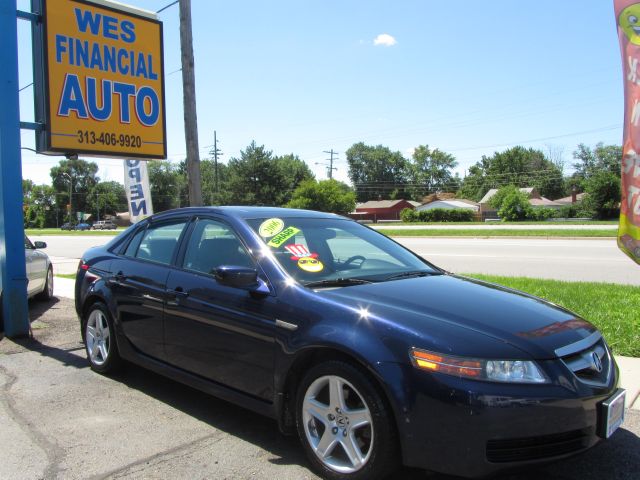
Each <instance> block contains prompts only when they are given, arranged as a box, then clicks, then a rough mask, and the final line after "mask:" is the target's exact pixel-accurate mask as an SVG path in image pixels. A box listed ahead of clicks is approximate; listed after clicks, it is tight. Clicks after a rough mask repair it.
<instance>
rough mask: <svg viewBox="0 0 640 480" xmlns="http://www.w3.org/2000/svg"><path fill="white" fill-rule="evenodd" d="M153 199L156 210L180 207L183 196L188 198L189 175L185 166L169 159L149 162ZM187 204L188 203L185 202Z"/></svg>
mask: <svg viewBox="0 0 640 480" xmlns="http://www.w3.org/2000/svg"><path fill="white" fill-rule="evenodd" d="M147 169H148V171H149V184H150V187H151V201H152V202H153V211H154V212H163V211H165V210H170V209H172V208H178V207H179V206H180V204H181V201H180V200H181V198H186V197H184V195H183V192H186V188H187V177H186V174H185V172H184V167H181V166H180V165H176V164H173V163H171V162H169V161H167V160H159V161H153V162H147ZM185 204H186V203H185Z"/></svg>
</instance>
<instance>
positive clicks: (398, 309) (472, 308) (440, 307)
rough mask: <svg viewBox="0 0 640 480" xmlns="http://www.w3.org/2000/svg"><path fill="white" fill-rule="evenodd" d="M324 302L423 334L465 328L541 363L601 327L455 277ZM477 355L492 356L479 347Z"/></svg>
mask: <svg viewBox="0 0 640 480" xmlns="http://www.w3.org/2000/svg"><path fill="white" fill-rule="evenodd" d="M316 293H317V294H318V295H320V296H321V297H323V298H325V299H327V300H331V301H334V302H338V303H340V304H342V305H346V306H348V307H351V308H353V309H366V310H367V312H368V314H370V315H372V316H375V317H377V318H382V319H385V320H387V321H390V322H392V323H393V324H395V325H398V326H400V327H402V328H404V329H410V330H412V331H413V332H417V333H418V334H421V333H423V334H425V335H430V334H431V332H432V331H433V330H438V331H439V332H443V331H444V332H445V334H446V332H447V330H449V331H450V335H456V334H457V332H460V330H459V328H464V329H469V330H473V331H475V332H478V333H481V334H484V335H486V336H489V337H492V338H494V339H496V340H498V341H500V342H507V343H509V344H511V345H512V346H514V347H516V348H518V349H519V350H522V351H524V352H527V353H528V354H529V355H531V356H532V357H533V358H536V359H540V360H541V359H549V358H556V357H557V355H556V353H555V350H556V349H558V348H560V347H563V346H566V345H569V344H571V343H574V342H577V341H579V340H581V339H583V338H585V337H588V336H589V335H590V334H592V333H593V332H594V331H595V330H596V328H595V327H594V326H593V325H591V324H590V323H588V322H586V321H585V320H583V319H581V318H579V317H577V316H576V315H575V314H573V313H571V312H569V311H568V310H565V309H563V308H561V307H559V306H557V305H553V304H551V303H549V302H546V301H544V300H542V299H540V298H537V297H533V296H531V295H527V294H525V293H522V292H519V291H517V290H511V289H508V288H506V287H502V286H499V285H495V284H491V283H487V282H482V281H479V280H475V279H470V278H466V277H459V276H455V275H434V276H429V277H419V278H408V279H401V280H394V281H388V282H380V283H371V284H365V285H357V286H350V287H344V288H338V289H322V290H318V291H317V292H316ZM477 352H478V353H477V355H480V354H483V355H490V353H491V352H490V351H489V352H483V351H482V347H481V346H478V349H477Z"/></svg>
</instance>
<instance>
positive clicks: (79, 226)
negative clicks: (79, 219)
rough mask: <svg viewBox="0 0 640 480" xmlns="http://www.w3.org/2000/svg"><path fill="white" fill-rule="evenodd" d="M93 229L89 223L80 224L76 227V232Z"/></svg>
mask: <svg viewBox="0 0 640 480" xmlns="http://www.w3.org/2000/svg"><path fill="white" fill-rule="evenodd" d="M89 229H91V225H89V224H88V223H84V222H83V223H79V224H77V225H76V226H75V228H74V230H89Z"/></svg>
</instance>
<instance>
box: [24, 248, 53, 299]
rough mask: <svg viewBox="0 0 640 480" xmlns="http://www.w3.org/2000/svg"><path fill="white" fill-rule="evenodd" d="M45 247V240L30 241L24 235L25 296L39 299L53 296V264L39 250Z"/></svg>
mask: <svg viewBox="0 0 640 480" xmlns="http://www.w3.org/2000/svg"><path fill="white" fill-rule="evenodd" d="M43 248H47V244H46V243H45V242H35V243H32V242H31V240H29V239H28V238H27V237H26V236H25V237H24V257H25V261H26V264H27V279H28V280H29V283H28V284H27V296H28V297H29V298H31V297H36V298H38V299H39V300H49V299H51V297H53V265H51V260H50V259H49V257H48V256H47V254H46V253H44V252H42V251H40V250H41V249H43Z"/></svg>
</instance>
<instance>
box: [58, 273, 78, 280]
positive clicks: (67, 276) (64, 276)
mask: <svg viewBox="0 0 640 480" xmlns="http://www.w3.org/2000/svg"><path fill="white" fill-rule="evenodd" d="M56 277H60V278H70V279H71V280H75V279H76V274H75V273H56Z"/></svg>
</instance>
